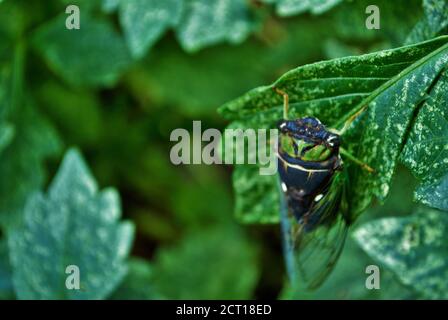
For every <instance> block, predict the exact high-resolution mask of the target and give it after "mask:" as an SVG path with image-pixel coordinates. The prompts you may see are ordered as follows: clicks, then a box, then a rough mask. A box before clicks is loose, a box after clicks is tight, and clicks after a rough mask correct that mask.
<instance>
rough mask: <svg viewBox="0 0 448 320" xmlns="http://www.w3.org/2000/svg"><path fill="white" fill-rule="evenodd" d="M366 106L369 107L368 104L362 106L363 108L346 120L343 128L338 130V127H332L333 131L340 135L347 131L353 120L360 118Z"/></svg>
mask: <svg viewBox="0 0 448 320" xmlns="http://www.w3.org/2000/svg"><path fill="white" fill-rule="evenodd" d="M366 108H367V106H364V107H362V108H361V110H359V111H358V112H356V113H355V114H354V115H352V116H351V117H350V118H348V119H347V120H346V121H345V123H344V126H343V127H342V129H341V130H338V129H330V131H331V132H334V133H336V134H338V135H340V136H342V135H343V134H344V133H345V132H346V131H347V129H348V128H349V127H350V125H351V124H352V123H353V121H355V120H356V118H358V117H359V116H360V115H361V114H362V113H363V112H364V110H365V109H366Z"/></svg>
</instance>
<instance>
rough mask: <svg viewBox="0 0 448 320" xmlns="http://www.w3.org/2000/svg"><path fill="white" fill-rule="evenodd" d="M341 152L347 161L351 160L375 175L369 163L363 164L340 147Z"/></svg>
mask: <svg viewBox="0 0 448 320" xmlns="http://www.w3.org/2000/svg"><path fill="white" fill-rule="evenodd" d="M339 151H340V152H341V154H342V155H343V156H345V157H346V158H347V159H349V160H350V161H352V162H354V163H356V164H357V165H359V166H361V168H363V169H364V170H366V171H368V172H370V173H373V172H375V170H374V169H373V168H372V167H370V166H369V165H368V164H367V163H365V162H362V161H361V160H359V159H358V158H356V157H355V156H354V155H352V154H351V153H350V152H348V151H347V150H345V149H344V148H342V147H339Z"/></svg>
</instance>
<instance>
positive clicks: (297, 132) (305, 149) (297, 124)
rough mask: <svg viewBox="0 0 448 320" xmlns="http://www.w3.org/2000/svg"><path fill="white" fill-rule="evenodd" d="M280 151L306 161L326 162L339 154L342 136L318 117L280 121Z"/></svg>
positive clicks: (290, 156) (289, 156)
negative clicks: (330, 129) (327, 127)
mask: <svg viewBox="0 0 448 320" xmlns="http://www.w3.org/2000/svg"><path fill="white" fill-rule="evenodd" d="M279 130H280V137H279V153H281V154H283V155H286V156H288V158H292V159H299V160H302V161H305V162H326V161H328V160H330V159H331V158H332V157H334V156H335V155H338V154H339V145H340V137H339V135H337V134H335V133H333V132H330V131H328V130H327V129H326V128H325V126H324V125H323V124H322V123H321V122H320V121H319V120H318V119H316V118H312V117H306V118H302V119H297V120H283V121H281V122H280V123H279Z"/></svg>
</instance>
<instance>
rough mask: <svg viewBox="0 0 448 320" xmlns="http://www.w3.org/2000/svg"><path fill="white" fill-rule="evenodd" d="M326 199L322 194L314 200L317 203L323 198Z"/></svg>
mask: <svg viewBox="0 0 448 320" xmlns="http://www.w3.org/2000/svg"><path fill="white" fill-rule="evenodd" d="M323 197H324V195H323V194H322V193H321V194H318V195H317V196H316V198H314V201H315V202H319V201H320V200H321V199H322V198H323Z"/></svg>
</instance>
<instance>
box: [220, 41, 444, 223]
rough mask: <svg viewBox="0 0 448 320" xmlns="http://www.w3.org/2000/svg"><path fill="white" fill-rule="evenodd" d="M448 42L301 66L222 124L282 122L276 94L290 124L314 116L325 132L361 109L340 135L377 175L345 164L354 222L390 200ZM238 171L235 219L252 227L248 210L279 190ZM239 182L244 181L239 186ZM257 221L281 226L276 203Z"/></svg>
mask: <svg viewBox="0 0 448 320" xmlns="http://www.w3.org/2000/svg"><path fill="white" fill-rule="evenodd" d="M447 40H448V37H441V38H438V39H436V40H434V41H429V42H425V43H421V44H418V45H415V46H406V47H401V48H398V49H394V50H385V51H380V52H376V53H372V54H367V55H363V56H357V57H346V58H341V59H335V60H330V61H324V62H319V63H314V64H310V65H306V66H303V67H299V68H297V69H294V70H291V71H289V72H287V73H286V74H285V75H283V76H282V77H281V78H280V79H278V80H277V81H276V82H275V83H274V84H272V85H270V86H265V87H260V88H256V89H253V90H252V91H249V92H248V93H246V94H245V95H243V96H242V97H240V98H238V99H236V100H234V101H232V102H229V103H227V104H225V105H224V106H222V107H221V108H220V112H221V113H222V114H223V115H224V116H225V117H227V118H230V119H234V120H236V119H238V121H236V122H234V123H232V124H231V125H230V126H231V127H238V128H243V129H246V128H253V129H258V128H274V127H275V125H276V123H277V122H278V120H279V119H281V118H282V97H281V96H280V95H278V94H277V93H276V92H275V91H274V90H273V88H274V87H277V88H280V89H282V90H284V91H286V92H287V93H288V94H289V99H290V113H289V116H290V118H298V117H303V116H315V117H318V118H319V119H320V120H321V121H322V122H323V123H324V124H325V125H327V126H329V127H334V128H338V129H341V127H342V125H343V124H344V122H345V121H346V120H347V119H348V118H349V117H350V116H352V115H354V114H356V113H357V112H359V111H360V110H362V109H363V108H366V110H367V111H365V112H363V113H362V114H361V116H360V117H359V118H358V119H357V121H355V122H354V123H353V124H352V125H351V127H350V128H349V130H348V131H347V133H346V134H345V135H344V147H345V148H346V149H348V150H349V151H350V152H351V153H352V154H353V155H355V156H356V157H357V158H358V159H360V160H361V161H363V162H365V163H367V164H368V165H370V166H371V167H373V168H374V170H375V174H370V173H368V172H365V171H364V170H360V169H359V167H358V166H354V165H352V164H351V163H350V162H347V161H346V166H347V170H348V172H349V175H350V186H349V190H348V198H349V199H351V210H352V215H354V216H356V215H358V214H360V213H361V212H362V211H363V210H364V209H365V208H366V206H367V205H368V204H369V203H370V200H371V197H372V196H373V195H374V196H376V197H378V198H379V199H380V200H383V199H384V198H385V197H386V196H387V194H388V191H389V184H390V181H391V178H392V175H393V173H394V170H395V166H396V162H397V158H398V156H399V153H400V151H401V147H402V144H403V143H404V142H405V141H404V139H405V138H406V134H407V132H408V130H409V126H410V125H411V123H412V119H413V116H414V114H413V112H414V110H415V108H416V107H417V106H418V105H419V104H420V102H421V101H422V99H423V97H424V96H425V95H426V93H427V91H428V90H429V88H430V87H431V86H433V85H434V81H436V80H437V77H438V75H439V73H440V72H441V70H442V68H443V67H444V66H445V64H446V62H447V61H448V45H447V44H446V42H447ZM243 170H244V171H246V172H245V173H242V172H241V173H237V172H235V174H234V186H236V187H237V189H236V190H235V191H236V197H237V203H238V201H240V203H242V202H246V201H247V204H245V205H244V206H240V207H243V208H246V210H247V211H244V212H238V211H237V215H238V216H247V217H246V218H244V219H243V220H244V221H250V222H255V221H257V220H259V219H260V218H259V216H260V213H259V212H258V213H254V212H252V211H251V209H250V208H252V207H256V206H257V203H254V202H252V201H251V200H252V199H262V198H263V197H266V196H267V195H266V193H265V192H266V190H276V186H275V185H274V184H272V185H271V186H270V188H268V187H266V186H265V185H266V181H267V178H265V177H261V176H259V175H258V172H257V171H256V170H252V173H251V172H249V169H248V168H247V166H240V167H237V169H236V171H243ZM254 175H255V176H254ZM239 177H243V178H242V179H244V180H241V181H238V180H236V179H239ZM257 180H259V181H260V182H259V184H258V183H257V182H256V181H257ZM247 181H251V182H250V184H252V185H263V187H260V188H256V189H253V190H252V191H250V192H252V193H257V196H255V195H253V196H251V197H250V198H248V197H247V193H246V194H245V193H244V190H246V189H244V186H247V185H248V183H247ZM271 181H272V183H274V182H275V180H274V179H272V180H271ZM238 186H243V188H241V189H238ZM272 192H274V191H272ZM245 197H246V198H245ZM271 199H275V198H274V197H272V198H271ZM237 209H238V207H237ZM261 215H263V216H266V217H265V218H264V220H265V221H278V204H277V203H274V202H271V203H265V206H264V208H263V212H262V213H261Z"/></svg>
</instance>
